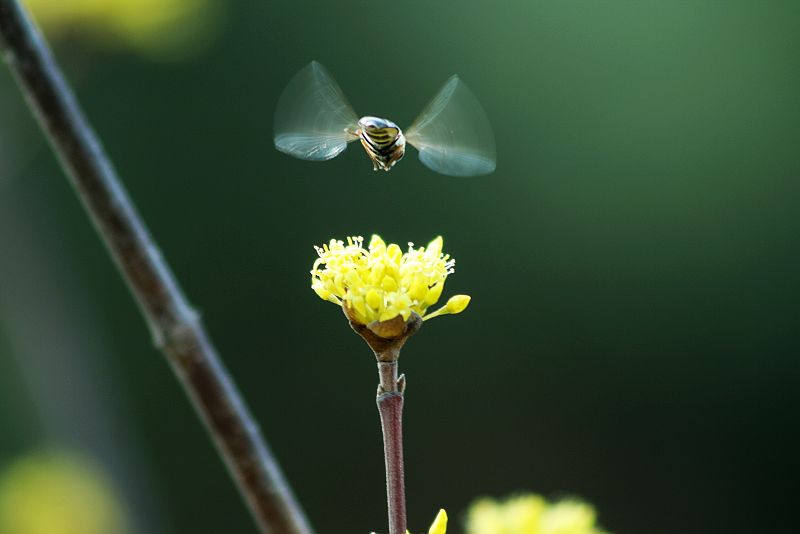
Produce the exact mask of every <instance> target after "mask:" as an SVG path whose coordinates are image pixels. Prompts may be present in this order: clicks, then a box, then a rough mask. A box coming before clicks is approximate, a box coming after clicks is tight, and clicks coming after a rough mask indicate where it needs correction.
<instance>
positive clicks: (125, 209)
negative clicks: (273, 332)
mask: <svg viewBox="0 0 800 534" xmlns="http://www.w3.org/2000/svg"><path fill="white" fill-rule="evenodd" d="M0 46H2V50H3V54H4V56H5V60H6V63H7V64H8V66H9V68H10V69H11V71H12V72H13V73H14V75H15V77H16V79H17V83H18V84H19V86H20V88H21V90H22V92H23V93H24V94H25V97H26V99H27V101H28V104H29V105H30V107H31V109H32V110H33V112H34V113H35V115H36V117H37V118H38V120H39V123H40V125H41V126H42V128H43V129H44V131H45V133H46V135H47V137H48V139H49V141H50V143H51V145H52V147H53V149H54V150H55V152H56V154H57V155H58V157H59V159H60V161H61V164H62V166H63V167H64V169H65V170H66V173H67V175H68V176H69V178H70V180H71V182H72V185H73V186H74V187H75V190H76V191H77V193H78V196H79V197H80V199H81V201H82V202H83V205H84V207H85V208H86V210H87V211H88V212H89V214H90V216H91V218H92V220H93V221H94V224H95V227H96V228H97V230H98V231H99V232H100V235H101V236H102V238H103V240H104V241H105V244H106V246H107V247H108V249H109V251H110V252H111V255H112V257H113V258H114V261H115V262H116V264H117V266H118V267H119V268H120V270H121V271H122V273H123V274H124V276H125V279H126V280H127V282H128V286H129V288H130V290H131V292H132V293H133V294H134V296H135V297H136V300H137V301H138V303H139V306H140V307H141V310H142V312H143V314H144V316H145V317H146V319H147V321H148V323H149V325H150V329H151V332H152V335H153V340H154V343H155V345H156V347H158V348H159V349H160V350H161V351H162V352H163V353H164V355H165V356H166V357H167V359H168V360H169V361H170V363H171V364H172V367H173V369H174V370H175V373H176V374H177V375H178V377H179V378H180V381H181V383H182V384H183V386H184V389H185V390H186V392H187V393H188V395H189V397H190V398H191V399H192V401H193V403H194V406H195V408H196V409H197V412H198V413H199V415H200V417H201V419H202V420H203V422H204V423H205V426H206V428H207V429H208V431H209V432H210V433H211V435H212V436H213V438H214V441H215V443H216V445H217V447H218V449H219V451H220V453H221V455H222V457H223V458H224V459H225V463H226V464H227V466H228V469H229V471H230V473H231V475H232V476H233V478H234V480H235V481H236V483H237V485H238V486H239V490H240V491H241V493H242V495H243V496H244V497H245V500H246V501H247V503H248V504H249V506H250V510H251V511H252V513H253V515H254V517H255V519H256V522H257V524H258V526H259V528H260V530H261V532H264V533H275V534H308V533H310V532H311V529H310V527H309V524H308V521H307V520H306V518H305V516H304V515H303V512H302V510H301V509H300V506H299V505H298V503H297V502H296V500H295V498H294V496H293V495H292V492H291V489H290V488H289V486H288V484H287V483H286V481H285V480H284V477H283V474H282V473H281V471H280V468H279V467H278V464H277V462H276V460H275V459H274V457H273V455H272V453H271V452H270V450H269V447H268V446H267V443H266V442H265V440H264V438H263V437H262V436H261V434H260V431H259V429H258V426H257V424H256V422H255V421H254V419H253V417H252V415H251V414H250V413H249V411H248V409H247V407H246V406H245V404H244V401H243V400H242V397H241V395H240V394H239V392H238V391H237V389H236V387H235V385H234V383H233V381H232V379H231V377H230V376H229V375H228V373H227V371H226V370H225V368H224V367H223V365H222V363H221V361H220V359H219V357H218V356H217V353H216V350H215V349H214V347H213V346H212V344H211V342H210V340H209V338H208V335H207V334H206V332H205V330H204V328H203V326H202V324H201V321H200V319H199V318H198V316H197V314H196V313H195V311H194V310H193V309H192V308H191V307H190V306H189V304H188V302H187V300H186V298H185V297H184V295H183V293H182V292H181V290H180V288H179V287H178V284H177V282H176V280H175V277H174V276H173V274H172V272H171V271H170V269H169V267H168V266H167V264H166V262H165V261H164V259H163V258H162V257H161V254H160V253H159V250H158V248H157V247H156V244H155V242H154V241H153V239H152V238H151V237H150V235H149V233H148V231H147V229H146V228H145V226H144V224H143V222H142V221H141V219H140V217H139V215H138V214H137V213H136V210H135V209H134V207H133V204H132V203H131V201H130V199H129V197H128V195H127V193H126V192H125V189H124V188H123V186H122V183H121V182H120V180H119V178H118V177H117V174H116V172H115V171H114V169H113V167H112V165H111V162H110V160H109V159H108V157H107V156H106V154H105V152H104V151H103V148H102V146H101V144H100V141H99V139H98V138H97V136H96V135H95V133H94V132H93V131H92V129H91V127H90V126H89V123H88V121H87V120H86V118H85V117H84V115H83V113H82V111H81V110H80V108H79V106H78V104H77V101H76V99H75V97H74V95H73V93H72V91H71V90H70V88H69V86H68V84H67V82H66V80H65V79H64V76H63V75H62V74H61V71H60V70H59V68H58V66H57V65H56V62H55V60H54V58H53V56H52V53H51V52H50V50H49V48H48V47H47V45H46V43H45V41H44V39H43V37H42V36H41V34H40V33H39V31H38V29H37V28H36V27H35V25H34V24H33V23H32V22H31V20H30V17H29V15H28V14H27V13H26V11H25V9H24V8H23V7H22V6H21V5H20V4H19V2H18V1H17V0H0Z"/></svg>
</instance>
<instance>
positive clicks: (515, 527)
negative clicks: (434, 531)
mask: <svg viewBox="0 0 800 534" xmlns="http://www.w3.org/2000/svg"><path fill="white" fill-rule="evenodd" d="M467 534H603V531H602V530H600V528H599V527H597V525H596V518H595V512H594V509H593V508H592V507H591V506H590V505H588V504H586V503H582V502H580V501H575V500H562V501H557V502H548V501H547V500H545V499H544V498H543V497H541V496H539V495H535V494H523V495H518V496H515V497H511V498H509V499H506V500H505V501H497V500H493V499H481V500H479V501H476V502H475V503H473V504H472V506H471V507H470V509H469V512H468V514H467Z"/></svg>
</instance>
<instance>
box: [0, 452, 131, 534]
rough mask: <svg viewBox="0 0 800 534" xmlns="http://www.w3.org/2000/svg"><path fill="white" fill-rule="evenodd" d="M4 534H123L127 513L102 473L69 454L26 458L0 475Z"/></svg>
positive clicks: (0, 528) (1, 529)
mask: <svg viewBox="0 0 800 534" xmlns="http://www.w3.org/2000/svg"><path fill="white" fill-rule="evenodd" d="M0 532H2V533H4V534H111V533H114V534H124V533H126V532H130V528H129V525H128V521H127V518H126V514H125V512H124V510H123V508H122V505H121V504H120V501H119V500H118V499H117V496H116V495H115V494H114V491H113V489H112V487H111V485H110V483H109V482H108V481H107V480H106V477H105V476H104V474H103V472H102V471H101V470H100V469H99V468H98V467H97V466H95V465H94V464H92V463H91V462H88V461H86V460H85V459H82V458H79V457H76V456H72V455H65V454H33V455H30V456H25V457H23V458H21V459H19V460H17V461H16V462H14V463H13V464H11V465H10V466H9V467H8V468H7V469H5V470H4V471H3V472H2V473H1V474H0Z"/></svg>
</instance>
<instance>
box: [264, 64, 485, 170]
mask: <svg viewBox="0 0 800 534" xmlns="http://www.w3.org/2000/svg"><path fill="white" fill-rule="evenodd" d="M356 139H359V140H360V141H361V144H362V146H363V147H364V150H366V152H367V155H368V156H369V157H370V158H371V159H372V164H373V169H374V170H376V171H377V170H379V169H380V170H384V171H389V170H391V169H392V167H394V165H395V164H396V163H397V162H398V161H400V159H401V158H402V157H403V155H404V154H405V148H406V141H407V142H408V144H410V145H411V146H413V147H414V148H416V149H417V150H419V159H420V161H422V163H423V164H424V165H425V166H427V167H429V168H430V169H432V170H434V171H436V172H439V173H441V174H446V175H449V176H478V175H481V174H489V173H491V172H493V171H494V169H495V144H494V134H493V133H492V127H491V125H490V124H489V119H488V118H487V117H486V113H485V112H484V111H483V108H482V107H481V105H480V102H478V99H477V98H475V95H473V94H472V91H470V90H469V88H467V86H466V85H465V84H464V82H462V81H461V79H460V78H459V77H458V76H452V77H451V78H450V79H449V80H447V83H445V84H444V87H442V88H441V90H440V91H439V92H438V93H437V95H436V96H435V97H434V98H433V100H431V102H430V103H429V104H428V105H427V107H426V108H425V109H424V110H423V111H422V113H421V114H420V115H419V117H417V119H416V120H415V121H414V123H413V124H412V125H411V127H410V128H408V130H407V131H406V132H405V133H403V131H402V130H401V129H400V128H399V127H398V126H397V124H395V123H394V122H392V121H390V120H388V119H382V118H378V117H371V116H366V117H361V118H360V119H359V118H358V115H356V113H355V111H353V108H352V107H351V106H350V104H349V103H348V102H347V99H346V98H345V96H344V93H343V92H342V90H341V88H339V85H338V84H337V83H336V81H335V80H334V79H333V78H332V77H331V75H330V74H329V73H328V71H327V70H326V69H325V68H324V67H323V66H322V65H320V64H319V63H317V62H316V61H312V62H311V63H309V64H308V65H306V66H305V67H304V68H303V69H302V70H301V71H300V72H298V73H297V74H296V75H295V77H294V78H293V79H292V81H290V82H289V85H287V86H286V89H284V91H283V94H282V95H281V97H280V100H279V101H278V106H277V109H276V110H275V148H277V149H278V150H280V151H281V152H285V153H286V154H289V155H290V156H294V157H296V158H300V159H304V160H309V161H324V160H329V159H332V158H335V157H336V156H338V155H339V154H341V153H342V152H343V151H344V149H345V148H347V144H348V143H349V142H351V141H355V140H356Z"/></svg>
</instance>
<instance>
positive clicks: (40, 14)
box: [23, 0, 214, 56]
mask: <svg viewBox="0 0 800 534" xmlns="http://www.w3.org/2000/svg"><path fill="white" fill-rule="evenodd" d="M23 3H24V4H25V5H26V6H27V7H28V8H29V9H30V10H31V12H32V13H33V14H34V16H35V18H36V21H37V22H38V23H39V24H40V25H41V26H42V27H43V28H44V30H45V32H46V33H47V34H48V36H54V37H57V36H58V34H59V33H63V32H69V31H72V32H73V33H75V34H78V35H81V36H86V35H89V36H91V37H95V38H102V39H105V40H113V41H115V42H118V43H120V44H124V45H126V46H130V47H132V48H135V49H138V50H140V51H142V52H146V53H148V54H159V55H162V56H163V54H164V53H165V52H170V53H173V54H175V53H181V52H184V51H185V48H187V47H189V46H191V45H196V44H197V43H198V41H199V40H202V39H204V38H205V37H206V36H207V34H208V30H209V29H210V24H211V23H212V22H213V20H214V17H212V16H211V15H212V14H213V13H212V11H213V9H214V8H213V4H212V2H211V1H210V0H23Z"/></svg>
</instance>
